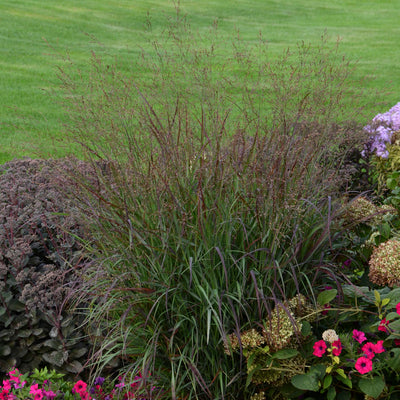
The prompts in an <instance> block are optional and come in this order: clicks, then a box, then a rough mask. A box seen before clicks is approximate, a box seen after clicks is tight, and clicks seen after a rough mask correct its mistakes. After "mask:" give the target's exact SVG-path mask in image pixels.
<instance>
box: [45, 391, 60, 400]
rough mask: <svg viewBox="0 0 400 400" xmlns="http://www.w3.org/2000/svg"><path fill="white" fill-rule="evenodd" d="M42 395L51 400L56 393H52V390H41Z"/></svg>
mask: <svg viewBox="0 0 400 400" xmlns="http://www.w3.org/2000/svg"><path fill="white" fill-rule="evenodd" d="M43 396H45V397H46V399H47V400H53V399H54V398H55V397H56V396H57V393H54V392H53V391H52V390H43Z"/></svg>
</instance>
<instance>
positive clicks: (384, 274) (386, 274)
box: [368, 239, 400, 287]
mask: <svg viewBox="0 0 400 400" xmlns="http://www.w3.org/2000/svg"><path fill="white" fill-rule="evenodd" d="M368 276H369V279H370V281H371V282H373V283H375V284H376V285H379V286H386V285H387V286H389V287H393V286H395V285H400V241H399V240H397V239H389V240H388V241H386V242H384V243H381V244H380V245H379V246H377V247H375V248H374V250H373V252H372V255H371V258H370V260H369V275H368Z"/></svg>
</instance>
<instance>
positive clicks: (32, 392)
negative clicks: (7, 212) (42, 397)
mask: <svg viewBox="0 0 400 400" xmlns="http://www.w3.org/2000/svg"><path fill="white" fill-rule="evenodd" d="M40 390H41V389H39V384H38V383H35V384H33V385H32V386H31V389H30V391H29V393H30V394H35V393H36V392H39V391H40Z"/></svg>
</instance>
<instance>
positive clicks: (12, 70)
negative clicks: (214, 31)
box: [0, 0, 400, 162]
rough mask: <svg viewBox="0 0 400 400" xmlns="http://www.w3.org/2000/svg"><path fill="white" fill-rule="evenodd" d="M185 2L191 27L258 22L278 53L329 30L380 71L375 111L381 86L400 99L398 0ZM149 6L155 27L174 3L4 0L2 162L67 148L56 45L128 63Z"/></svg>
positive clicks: (370, 90) (367, 71) (82, 56)
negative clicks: (57, 92)
mask: <svg viewBox="0 0 400 400" xmlns="http://www.w3.org/2000/svg"><path fill="white" fill-rule="evenodd" d="M181 8H182V11H183V12H185V13H187V14H188V17H189V21H190V23H191V25H192V28H193V30H200V31H203V30H206V29H208V28H209V27H210V25H211V24H212V22H213V21H214V20H215V19H218V21H219V28H220V31H221V34H222V35H223V36H225V37H233V36H234V35H235V31H236V30H239V32H240V35H241V37H242V38H243V39H244V40H245V41H248V42H255V41H256V40H257V38H258V35H259V32H261V33H262V35H263V37H264V38H265V39H266V40H267V41H268V43H269V49H270V51H271V55H272V56H273V55H276V54H278V53H281V52H282V51H283V50H284V49H285V48H287V47H294V46H295V44H296V42H298V41H300V40H305V41H311V42H318V41H319V38H320V36H321V35H322V34H323V32H324V31H325V30H326V31H327V33H328V35H329V36H330V37H331V38H333V39H335V38H336V37H338V36H339V37H341V38H342V47H341V52H342V53H344V54H346V56H348V57H349V58H350V59H352V60H358V68H357V75H358V76H359V77H362V76H367V77H373V78H374V80H373V81H372V82H370V83H366V84H365V85H366V86H365V89H366V97H367V99H368V104H369V105H368V114H369V115H370V116H371V117H373V115H375V114H376V113H377V112H381V111H386V108H384V109H382V105H379V104H377V103H376V101H375V90H379V91H388V94H387V96H386V99H387V102H388V106H392V105H394V104H396V103H397V102H398V101H399V97H400V96H399V93H400V80H399V79H398V68H399V65H400V52H399V51H398V50H399V47H398V38H399V37H400V26H399V23H398V21H399V20H400V2H397V1H390V0H380V1H379V2H376V1H372V0H365V1H363V2H359V1H352V0H347V1H346V0H338V1H335V2H327V1H322V0H320V1H317V0H299V1H293V0H234V1H230V2H226V1H222V0H214V1H211V0H204V1H198V0H196V1H195V0H182V1H181ZM148 13H150V16H151V22H152V29H153V33H154V35H155V37H157V36H158V35H160V34H161V32H162V31H163V29H164V27H165V26H166V18H167V16H172V15H173V14H174V5H173V3H172V2H171V1H169V0H159V1H143V0H129V1H128V0H125V1H122V0H69V1H62V2H61V1H57V0H2V1H1V2H0V38H1V44H2V45H1V48H0V52H1V56H0V90H1V96H0V132H1V134H0V145H1V149H0V162H3V161H6V160H9V159H12V158H15V157H21V156H23V155H29V156H36V155H37V154H41V155H45V156H46V155H47V156H61V155H64V154H66V153H67V152H68V149H70V147H69V145H68V144H63V143H62V140H61V139H62V122H63V118H64V117H63V113H62V110H61V107H60V106H59V105H58V104H57V103H56V102H55V101H54V97H52V96H51V95H50V93H51V91H52V90H53V89H55V88H56V87H57V77H56V66H57V65H58V63H59V62H60V61H59V59H57V57H54V54H55V53H59V54H65V53H66V51H67V50H68V51H69V53H70V54H71V57H72V58H73V60H74V61H75V62H76V63H77V64H78V65H81V66H82V67H83V66H84V65H85V64H86V63H87V60H88V59H89V57H90V52H91V50H94V51H100V50H101V49H104V50H105V51H107V52H108V53H109V54H110V55H111V56H113V55H115V56H118V57H119V58H121V59H122V60H123V64H122V65H125V66H127V65H129V60H130V59H132V57H136V56H137V55H138V51H139V47H140V46H142V45H144V43H145V42H144V34H143V33H144V29H145V26H146V19H147V15H148ZM92 37H95V38H96V39H97V40H96V41H93V39H92ZM49 45H50V46H51V47H49Z"/></svg>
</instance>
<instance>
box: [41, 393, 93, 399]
mask: <svg viewBox="0 0 400 400" xmlns="http://www.w3.org/2000/svg"><path fill="white" fill-rule="evenodd" d="M79 396H81V400H90V399H91V397H90V396H89V393H88V392H80V393H79ZM35 400H36V399H35Z"/></svg>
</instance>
